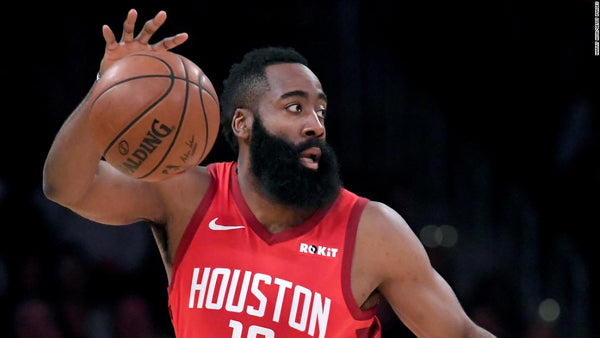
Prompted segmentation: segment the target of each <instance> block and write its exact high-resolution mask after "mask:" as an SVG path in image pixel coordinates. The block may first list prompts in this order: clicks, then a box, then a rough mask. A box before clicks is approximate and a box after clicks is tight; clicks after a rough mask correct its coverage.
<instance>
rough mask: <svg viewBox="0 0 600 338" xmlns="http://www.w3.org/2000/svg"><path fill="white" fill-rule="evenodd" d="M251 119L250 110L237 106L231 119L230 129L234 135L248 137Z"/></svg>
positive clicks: (242, 137)
mask: <svg viewBox="0 0 600 338" xmlns="http://www.w3.org/2000/svg"><path fill="white" fill-rule="evenodd" d="M253 121H254V116H253V115H252V111H250V110H249V109H246V108H237V109H236V110H235V112H234V113H233V118H232V119H231V129H232V130H233V133H234V134H235V136H237V137H238V138H241V139H249V138H250V134H251V132H250V131H251V130H252V122H253Z"/></svg>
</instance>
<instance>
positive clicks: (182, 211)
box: [157, 166, 211, 223]
mask: <svg viewBox="0 0 600 338" xmlns="http://www.w3.org/2000/svg"><path fill="white" fill-rule="evenodd" d="M210 182H211V176H210V174H209V172H208V169H207V168H206V167H204V166H197V167H193V168H190V169H188V170H187V171H185V172H184V173H181V174H180V175H177V176H174V177H172V178H170V179H168V180H165V181H161V182H157V190H158V191H159V193H160V196H161V198H162V199H163V201H162V202H163V204H164V205H165V206H166V209H167V213H168V215H169V218H170V219H169V222H168V223H172V222H173V221H176V220H177V218H178V216H179V215H184V216H183V217H185V215H186V214H188V213H189V212H190V210H191V212H192V213H193V210H195V208H196V206H197V205H198V204H199V203H200V201H201V200H202V198H204V195H205V194H206V191H207V190H208V187H209V186H210Z"/></svg>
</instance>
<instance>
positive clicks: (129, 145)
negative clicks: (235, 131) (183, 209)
mask: <svg viewBox="0 0 600 338" xmlns="http://www.w3.org/2000/svg"><path fill="white" fill-rule="evenodd" d="M90 105H91V106H90V115H89V124H90V132H91V134H92V137H93V138H94V141H95V142H96V144H97V146H98V149H99V150H100V151H101V152H102V156H103V158H104V160H106V161H107V162H108V163H110V164H111V165H112V166H113V167H115V168H117V169H118V170H120V171H121V172H122V173H124V174H126V175H128V176H131V177H134V178H137V179H140V180H144V181H162V180H165V179H168V178H170V177H173V176H174V175H177V174H180V173H182V172H184V171H185V170H187V169H188V168H190V167H192V166H197V165H199V164H200V163H201V162H202V160H204V158H206V156H207V155H208V153H209V152H210V150H211V148H212V147H213V145H214V142H215V140H216V138H217V134H218V131H219V121H220V114H219V100H218V97H217V94H216V92H215V89H214V87H213V85H212V83H211V82H210V80H209V78H208V77H207V76H206V75H205V74H204V72H203V71H202V70H201V69H200V67H198V66H197V65H196V64H194V63H193V62H191V61H190V60H188V59H187V58H185V57H184V56H182V55H179V54H177V53H174V52H170V51H160V52H156V51H145V52H140V53H134V54H131V55H128V56H126V57H124V58H123V59H120V60H118V61H117V62H116V63H114V64H113V65H112V66H111V67H110V68H108V69H107V70H106V71H105V72H104V74H102V77H101V78H100V79H99V80H98V82H97V83H96V85H95V87H94V89H93V91H92V94H91V97H90Z"/></svg>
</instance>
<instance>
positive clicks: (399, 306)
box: [355, 202, 494, 338]
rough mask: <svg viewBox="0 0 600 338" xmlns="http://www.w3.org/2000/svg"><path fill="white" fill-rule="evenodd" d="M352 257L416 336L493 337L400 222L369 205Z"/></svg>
mask: <svg viewBox="0 0 600 338" xmlns="http://www.w3.org/2000/svg"><path fill="white" fill-rule="evenodd" d="M359 239H360V240H359V241H357V244H356V245H357V256H355V257H356V258H355V259H359V261H360V262H361V265H362V266H363V267H364V266H366V267H368V269H369V272H370V273H369V275H370V276H372V277H370V278H371V280H370V282H369V284H370V285H373V287H375V288H376V289H377V291H379V292H380V293H381V294H382V295H383V296H384V297H385V299H386V300H387V302H388V303H389V304H390V306H391V307H392V309H393V310H394V312H395V313H396V315H397V316H398V317H399V318H400V320H402V322H403V323H404V324H405V325H406V326H407V327H408V328H409V329H410V330H411V331H412V332H413V333H414V334H415V335H417V336H418V337H444V338H451V337H494V335H492V334H491V333H489V332H487V331H486V330H485V329H483V328H481V327H479V326H478V325H476V324H475V323H474V322H473V321H472V320H471V319H470V318H469V317H468V316H467V314H466V313H465V311H464V310H463V308H462V306H461V305H460V303H459V300H458V299H457V297H456V295H455V293H454V291H453V290H452V289H451V287H450V286H449V285H448V283H447V282H446V281H445V280H444V279H443V278H442V276H440V275H439V274H438V273H437V271H435V269H434V268H433V267H432V266H431V262H430V260H429V257H428V256H427V252H426V251H425V248H424V247H423V245H422V244H421V242H420V241H419V239H418V238H417V236H416V235H415V234H414V232H413V231H412V230H411V229H410V227H409V226H408V224H407V223H406V222H405V221H404V219H403V218H402V217H401V216H400V215H399V214H398V213H397V212H396V211H394V210H393V209H391V208H390V207H388V206H386V205H385V204H382V203H378V202H370V203H369V205H368V206H367V207H366V208H365V212H364V214H363V217H362V219H361V226H360V228H359Z"/></svg>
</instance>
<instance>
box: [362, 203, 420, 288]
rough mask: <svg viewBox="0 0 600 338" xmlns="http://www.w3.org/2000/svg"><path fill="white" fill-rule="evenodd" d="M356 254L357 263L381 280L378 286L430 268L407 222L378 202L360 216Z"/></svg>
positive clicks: (368, 205)
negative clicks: (418, 270) (392, 276)
mask: <svg viewBox="0 0 600 338" xmlns="http://www.w3.org/2000/svg"><path fill="white" fill-rule="evenodd" d="M356 251H357V255H356V256H355V257H356V259H357V260H358V263H359V264H360V265H363V266H365V267H366V268H367V269H369V270H371V271H370V273H371V274H373V276H377V277H378V278H379V279H381V280H379V281H378V283H381V282H382V281H383V279H385V278H388V277H390V275H397V274H398V273H409V272H410V270H412V269H415V268H417V269H418V268H419V267H422V266H423V265H425V266H428V265H429V263H428V258H427V255H426V252H425V249H424V248H423V246H422V244H421V242H420V241H419V239H418V237H417V236H416V234H415V233H414V231H413V230H412V228H411V227H410V226H409V224H408V223H407V222H406V221H405V219H404V218H403V217H402V216H401V215H400V214H399V213H398V212H397V211H396V210H394V209H393V208H391V207H390V206H388V205H386V204H384V203H381V202H376V201H370V202H369V203H368V204H367V206H366V207H365V209H364V212H363V214H362V216H361V219H360V223H359V226H358V233H357V240H356ZM392 271H393V272H392Z"/></svg>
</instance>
